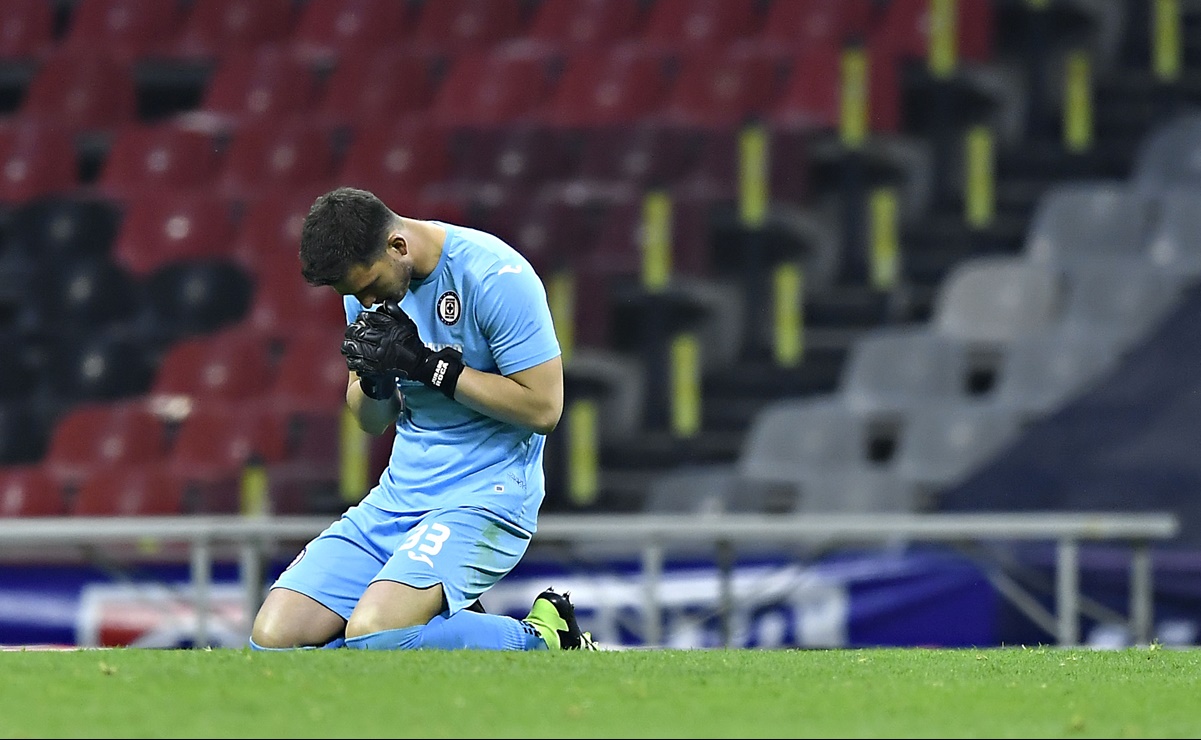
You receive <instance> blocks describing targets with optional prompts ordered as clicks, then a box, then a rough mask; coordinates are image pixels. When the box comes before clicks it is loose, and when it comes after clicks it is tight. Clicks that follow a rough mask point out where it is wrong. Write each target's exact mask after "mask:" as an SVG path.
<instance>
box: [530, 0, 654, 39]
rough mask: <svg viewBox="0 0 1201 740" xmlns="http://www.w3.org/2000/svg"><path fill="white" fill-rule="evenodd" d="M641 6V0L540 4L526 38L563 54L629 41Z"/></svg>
mask: <svg viewBox="0 0 1201 740" xmlns="http://www.w3.org/2000/svg"><path fill="white" fill-rule="evenodd" d="M643 6H644V3H642V2H640V0H542V2H541V3H539V4H538V7H537V8H536V9H535V10H534V15H533V17H532V18H531V19H530V23H529V28H528V30H527V31H526V34H525V37H526V38H527V39H531V40H534V41H537V42H539V43H542V44H546V45H548V46H551V47H554V48H556V49H559V50H561V51H565V52H567V51H578V50H581V49H586V48H589V47H598V46H607V45H612V44H614V43H618V42H621V41H630V40H633V39H634V38H636V36H637V33H638V31H639V24H640V23H641V21H642V15H643V13H642V11H643Z"/></svg>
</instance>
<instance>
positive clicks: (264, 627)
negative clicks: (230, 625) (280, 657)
mask: <svg viewBox="0 0 1201 740" xmlns="http://www.w3.org/2000/svg"><path fill="white" fill-rule="evenodd" d="M345 627H346V620H344V619H342V617H340V616H338V615H337V614H335V613H334V612H333V611H331V610H330V609H328V608H326V607H325V606H322V605H321V604H320V603H318V602H317V601H315V600H314V599H311V598H309V597H308V596H305V595H304V594H302V593H298V592H296V591H292V590H290V589H286V588H273V589H271V591H270V592H269V593H268V594H267V598H266V599H264V600H263V605H262V607H260V608H259V611H258V614H257V615H255V618H254V628H253V629H252V630H251V633H250V644H251V646H252V647H255V648H258V649H262V650H286V649H290V648H299V647H325V646H330V647H336V646H338V645H341V644H342V631H343V630H344V629H345Z"/></svg>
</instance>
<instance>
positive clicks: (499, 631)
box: [346, 611, 546, 650]
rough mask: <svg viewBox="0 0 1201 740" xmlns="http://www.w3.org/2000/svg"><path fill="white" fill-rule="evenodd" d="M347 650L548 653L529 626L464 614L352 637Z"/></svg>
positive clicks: (508, 619) (499, 617) (495, 616)
mask: <svg viewBox="0 0 1201 740" xmlns="http://www.w3.org/2000/svg"><path fill="white" fill-rule="evenodd" d="M346 647H348V648H357V649H360V650H415V649H419V648H420V649H427V650H463V649H473V650H546V642H545V641H544V640H543V639H542V637H541V636H540V635H539V634H538V630H536V629H534V628H533V627H531V626H530V625H528V624H526V623H525V622H523V621H521V620H519V619H514V618H512V617H506V616H504V615H502V614H480V613H479V612H472V611H460V612H456V613H455V614H453V615H452V616H450V617H449V618H444V619H439V618H437V617H435V618H434V619H432V620H430V623H429V624H422V625H418V626H416V627H403V628H401V629H395V630H383V631H381V632H372V633H371V634H367V635H360V636H358V637H351V638H350V639H348V640H347V641H346Z"/></svg>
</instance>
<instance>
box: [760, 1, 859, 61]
mask: <svg viewBox="0 0 1201 740" xmlns="http://www.w3.org/2000/svg"><path fill="white" fill-rule="evenodd" d="M872 17H873V2H872V0H772V3H771V4H770V5H769V6H768V8H767V16H766V18H765V20H764V23H763V29H762V31H761V32H760V33H759V34H758V35H757V36H756V37H755V39H754V40H755V43H758V44H761V45H765V46H767V47H770V48H778V49H782V50H787V51H792V52H794V53H795V52H799V51H801V50H803V49H806V48H809V47H812V46H822V45H832V46H842V45H843V44H844V43H846V42H848V41H850V40H851V39H853V38H856V37H860V38H862V37H864V36H866V34H867V32H868V30H869V29H870V28H871V24H872Z"/></svg>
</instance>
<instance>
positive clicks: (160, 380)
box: [150, 326, 275, 403]
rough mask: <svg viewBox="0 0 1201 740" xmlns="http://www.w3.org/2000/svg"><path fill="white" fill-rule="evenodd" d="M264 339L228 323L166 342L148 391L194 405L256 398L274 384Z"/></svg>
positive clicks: (271, 358) (271, 361)
mask: <svg viewBox="0 0 1201 740" xmlns="http://www.w3.org/2000/svg"><path fill="white" fill-rule="evenodd" d="M274 360H275V358H274V353H273V347H272V346H271V343H270V338H269V337H264V336H263V335H261V334H259V333H258V332H255V331H253V330H249V329H246V328H243V327H241V326H238V327H233V328H230V329H227V330H225V331H221V332H218V333H216V334H207V335H203V336H197V337H192V338H189V339H185V340H182V341H179V342H176V343H175V344H172V345H171V346H170V347H169V348H168V349H167V351H166V353H165V354H164V355H163V358H162V362H161V363H160V364H159V368H158V372H157V374H156V375H155V377H154V381H153V383H152V385H151V388H150V392H151V394H153V395H156V396H164V397H173V396H183V397H186V398H189V399H192V401H193V402H195V403H202V402H206V401H207V402H212V401H221V402H225V401H244V402H249V401H253V400H255V399H257V398H259V397H260V396H261V395H262V394H263V393H264V392H266V391H267V389H268V388H270V387H271V384H272V383H273V382H274V376H275V362H274Z"/></svg>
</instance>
